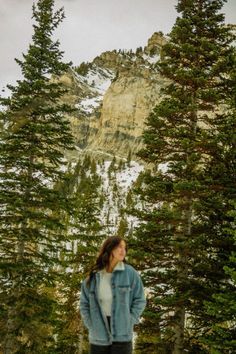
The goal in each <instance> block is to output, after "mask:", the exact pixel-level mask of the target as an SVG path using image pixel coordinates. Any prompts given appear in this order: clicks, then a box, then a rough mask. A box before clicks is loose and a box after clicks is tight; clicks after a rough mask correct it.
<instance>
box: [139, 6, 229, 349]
mask: <svg viewBox="0 0 236 354" xmlns="http://www.w3.org/2000/svg"><path fill="white" fill-rule="evenodd" d="M223 3H224V1H221V0H212V1H209V0H179V1H178V5H177V11H178V13H179V14H180V16H179V17H178V18H177V20H176V23H175V25H174V27H173V29H172V31H171V33H170V36H169V41H168V43H167V44H166V45H164V46H163V60H162V62H161V63H160V65H159V68H160V72H161V74H162V75H163V76H164V77H165V78H167V79H168V80H169V84H167V86H166V88H164V89H163V99H162V101H161V102H160V104H158V105H157V106H156V107H155V109H154V110H153V112H152V113H151V114H150V116H149V117H148V120H147V129H146V130H145V132H144V143H145V148H144V149H143V150H142V151H141V152H140V154H139V155H140V156H141V157H142V158H143V159H144V160H145V161H146V162H147V163H149V164H152V165H153V166H154V168H153V170H152V171H149V172H148V171H147V172H146V174H144V184H143V186H142V187H141V188H140V190H139V193H140V198H141V200H142V201H143V203H144V206H145V208H144V210H136V212H135V215H136V216H138V217H139V219H140V221H141V226H140V227H139V228H138V229H137V232H136V238H135V239H133V241H132V242H133V248H135V250H136V255H135V256H136V259H139V267H140V269H145V272H144V274H143V276H144V280H145V285H146V287H147V288H148V289H149V295H148V297H149V298H150V299H151V301H152V303H153V308H155V309H157V308H158V309H159V311H158V312H156V313H155V315H153V319H154V318H156V320H155V321H156V322H155V323H156V325H155V326H154V325H153V321H152V327H151V328H150V327H149V328H150V335H152V336H153V335H154V334H155V331H156V333H157V336H158V343H153V346H152V347H151V348H149V352H150V353H152V352H153V353H155V352H160V353H174V354H182V353H183V352H184V351H185V350H188V352H191V353H204V352H207V349H206V347H204V346H201V344H199V340H198V337H199V336H200V335H201V333H202V332H203V331H204V330H205V329H206V327H198V328H197V326H198V324H199V323H203V324H204V325H205V326H207V323H206V322H207V319H206V318H205V317H206V313H204V311H203V310H202V308H203V301H204V300H205V299H210V298H211V295H212V293H213V289H214V288H217V286H218V283H219V281H221V280H222V281H223V280H225V273H224V272H223V267H222V262H223V259H224V258H225V257H227V254H228V253H229V249H230V245H231V246H232V239H230V238H227V239H224V240H223V241H222V242H221V244H220V246H219V238H220V237H222V235H223V234H222V224H223V223H224V220H227V216H226V215H227V212H228V208H229V202H228V190H227V191H226V189H225V188H224V186H223V183H222V182H223V179H221V180H220V191H221V193H219V194H218V195H216V190H217V187H218V186H216V184H215V177H216V174H215V172H216V170H217V167H215V169H213V168H212V166H213V163H212V162H213V161H215V162H217V163H218V162H219V158H218V157H219V156H218V155H221V153H220V152H219V150H216V151H215V149H219V148H220V144H218V143H217V142H216V139H217V136H218V130H219V129H223V127H220V125H219V124H217V117H218V118H219V117H221V119H223V122H224V119H225V117H226V116H227V114H225V115H222V114H220V113H219V112H221V111H222V110H227V102H226V95H227V93H228V92H229V90H230V85H231V83H230V80H228V75H229V70H230V66H231V58H232V48H231V46H230V44H231V43H232V40H233V36H232V33H231V31H230V30H229V28H227V27H226V26H224V16H223V14H221V13H219V11H220V9H221V8H222V6H223ZM222 125H224V124H223V123H222ZM224 127H225V125H224ZM216 155H217V156H218V157H217V158H216ZM221 157H222V158H223V155H221ZM225 158H226V157H225ZM211 163H212V164H211ZM227 168H228V181H229V182H230V186H232V185H233V178H234V177H233V176H232V175H231V174H230V173H231V165H230V166H228V167H227V163H224V176H225V174H226V172H227ZM218 172H219V171H218ZM214 197H215V198H214ZM213 199H214V201H215V203H216V202H217V204H215V205H214V203H213ZM209 201H210V207H209V208H207V206H208V205H207V203H208V202H209ZM222 202H223V203H225V207H224V208H223V210H221V211H220V209H219V207H220V205H222V204H221V203H222ZM204 207H205V209H204ZM216 216H217V217H218V216H220V221H219V220H218V221H217V217H216ZM213 223H214V227H212V226H213ZM216 230H218V231H217V234H215V232H216ZM219 248H220V249H221V250H220V251H221V254H223V256H222V257H221V258H218V259H217V260H218V263H216V264H215V252H218V253H219ZM147 311H148V309H147ZM147 311H146V315H145V316H147V319H146V320H145V321H146V322H144V323H147V324H148V322H147V321H148V313H147ZM204 318H205V320H204ZM149 322H150V321H149ZM147 328H148V327H147Z"/></svg>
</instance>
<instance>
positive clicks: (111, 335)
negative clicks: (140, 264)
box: [80, 236, 146, 354]
mask: <svg viewBox="0 0 236 354" xmlns="http://www.w3.org/2000/svg"><path fill="white" fill-rule="evenodd" d="M125 255H126V242H125V241H124V240H123V239H122V238H120V237H118V236H111V237H108V238H107V240H106V241H105V242H104V243H103V245H102V247H101V250H100V253H99V255H98V258H97V260H96V263H95V265H94V266H93V267H92V268H91V271H90V274H89V277H88V278H87V279H85V280H84V282H83V283H82V287H81V297H80V313H81V316H82V319H83V322H84V324H85V326H86V327H87V328H88V330H89V342H90V354H131V353H132V336H133V326H134V324H136V323H138V322H139V318H140V315H141V313H142V312H143V310H144V307H145V304H146V300H145V297H144V291H143V284H142V281H141V278H140V276H139V274H138V272H137V271H136V270H135V269H134V268H133V267H132V266H130V265H128V264H126V261H125Z"/></svg>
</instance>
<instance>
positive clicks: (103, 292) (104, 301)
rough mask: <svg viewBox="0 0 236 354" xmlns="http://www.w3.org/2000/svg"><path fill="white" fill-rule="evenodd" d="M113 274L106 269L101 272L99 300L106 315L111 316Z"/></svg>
mask: <svg viewBox="0 0 236 354" xmlns="http://www.w3.org/2000/svg"><path fill="white" fill-rule="evenodd" d="M111 276H112V273H108V272H106V271H105V270H103V271H101V272H100V284H99V289H98V297H99V302H100V304H101V308H102V310H103V312H104V314H105V315H106V316H111V305H112V291H111Z"/></svg>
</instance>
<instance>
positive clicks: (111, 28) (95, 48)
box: [0, 0, 236, 89]
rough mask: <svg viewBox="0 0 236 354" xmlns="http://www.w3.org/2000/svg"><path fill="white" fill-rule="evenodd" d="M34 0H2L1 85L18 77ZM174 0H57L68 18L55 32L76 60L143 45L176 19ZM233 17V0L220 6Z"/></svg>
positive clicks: (229, 20)
mask: <svg viewBox="0 0 236 354" xmlns="http://www.w3.org/2000/svg"><path fill="white" fill-rule="evenodd" d="M33 2H34V1H33V0H0V46H1V47H0V48H1V54H0V89H2V88H3V87H4V86H5V85H6V84H8V83H14V82H15V80H17V79H20V78H21V72H20V68H19V66H18V64H17V63H16V62H15V61H14V58H19V59H21V58H22V53H26V51H27V48H28V45H29V43H30V42H31V36H32V19H31V15H32V4H33ZM176 4H177V0H55V8H59V7H62V6H64V10H65V14H66V18H65V19H64V21H63V22H62V23H61V24H60V26H59V29H58V30H57V32H56V38H58V39H59V40H60V43H61V47H60V49H61V50H63V51H64V52H65V55H64V60H65V61H70V60H72V61H73V64H74V65H78V64H80V63H81V62H82V61H91V60H92V59H94V58H95V57H96V56H97V55H99V54H101V53H102V52H104V51H106V50H112V49H131V48H132V49H136V48H137V47H140V46H144V45H146V43H147V40H148V38H149V37H150V36H151V35H152V34H153V33H154V32H156V31H162V32H163V33H168V32H169V31H170V30H171V27H172V26H173V24H174V22H175V19H176V15H177V13H176V10H175V5H176ZM223 12H224V13H225V14H226V22H227V23H236V0H228V2H227V4H226V5H225V6H224V8H223Z"/></svg>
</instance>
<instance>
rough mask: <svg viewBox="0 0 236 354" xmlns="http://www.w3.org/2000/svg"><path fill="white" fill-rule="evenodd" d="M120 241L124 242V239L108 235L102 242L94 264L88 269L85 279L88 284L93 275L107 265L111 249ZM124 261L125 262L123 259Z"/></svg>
mask: <svg viewBox="0 0 236 354" xmlns="http://www.w3.org/2000/svg"><path fill="white" fill-rule="evenodd" d="M121 241H124V242H125V244H126V241H125V240H124V239H123V238H121V237H119V236H110V237H108V238H107V239H106V240H105V241H104V242H103V244H102V247H101V249H100V251H99V254H98V257H97V259H96V261H95V264H94V265H93V266H92V267H91V269H90V272H89V276H88V280H87V285H88V286H89V285H90V282H91V280H92V278H93V276H94V275H95V273H96V272H98V271H99V270H102V269H104V268H106V266H108V265H109V261H110V255H111V253H112V251H113V250H114V249H115V248H116V247H117V246H118V245H119V244H120V243H121ZM126 249H127V244H126ZM124 262H126V260H125V259H124Z"/></svg>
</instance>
